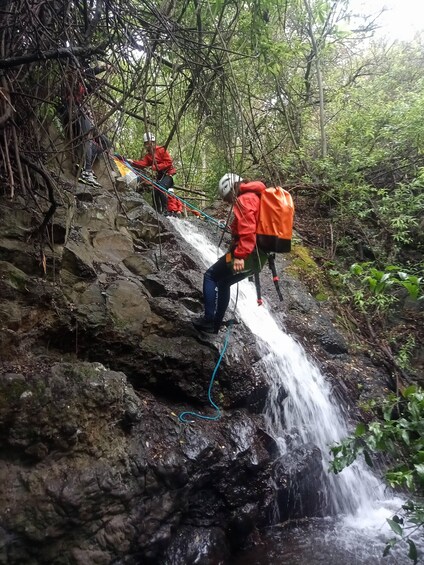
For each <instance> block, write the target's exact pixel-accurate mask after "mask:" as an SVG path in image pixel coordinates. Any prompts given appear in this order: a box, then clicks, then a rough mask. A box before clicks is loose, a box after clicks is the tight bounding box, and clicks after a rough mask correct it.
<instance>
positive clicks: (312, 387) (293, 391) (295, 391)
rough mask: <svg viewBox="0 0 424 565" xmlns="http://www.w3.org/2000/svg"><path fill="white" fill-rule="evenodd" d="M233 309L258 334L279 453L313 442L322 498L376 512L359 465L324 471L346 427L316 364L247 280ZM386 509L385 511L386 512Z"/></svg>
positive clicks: (376, 489)
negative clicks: (323, 477) (322, 476)
mask: <svg viewBox="0 0 424 565" xmlns="http://www.w3.org/2000/svg"><path fill="white" fill-rule="evenodd" d="M173 223H174V226H175V227H176V229H177V230H178V231H179V232H180V233H181V235H182V236H183V237H184V238H185V240H186V241H187V242H188V243H189V244H190V245H192V247H193V248H194V250H195V252H196V253H197V255H198V256H199V257H200V259H201V260H202V261H203V263H204V264H205V266H206V267H209V266H210V265H211V264H213V263H214V262H215V261H216V260H217V249H216V246H214V245H213V244H212V243H210V242H209V241H208V240H207V239H206V237H205V236H204V235H203V234H201V233H200V232H199V231H198V229H197V227H196V226H194V225H193V224H192V223H190V222H188V221H184V220H177V221H174V222H173ZM222 254H223V253H222V252H220V253H219V255H218V256H221V255H222ZM233 288H235V287H233ZM233 294H234V291H233ZM237 312H238V314H239V316H240V318H241V319H242V320H243V321H244V323H245V324H246V325H247V326H248V327H249V328H250V330H251V331H252V333H253V334H255V335H256V336H257V337H258V347H259V349H260V352H261V354H262V359H261V362H262V363H263V365H264V369H265V372H266V374H267V376H268V381H269V385H270V390H269V394H268V401H267V408H266V419H267V423H268V429H269V432H270V434H271V435H272V436H273V437H274V438H275V439H276V441H277V442H278V444H279V446H280V450H281V452H282V453H284V452H285V450H286V449H287V438H289V439H290V449H293V448H294V447H296V446H299V445H304V444H305V443H311V444H314V445H316V446H317V447H319V448H320V450H321V453H322V464H323V469H324V472H325V473H326V474H327V476H328V479H329V484H330V488H329V489H328V493H327V496H328V500H329V502H330V504H331V505H332V507H333V508H334V510H335V511H336V513H338V514H339V513H342V514H349V515H353V514H354V513H357V515H358V516H359V515H364V514H367V515H368V516H369V515H371V514H373V513H374V512H376V511H378V509H380V508H381V501H382V500H383V499H384V498H385V496H384V486H383V485H382V484H381V483H379V481H378V480H377V479H376V478H375V477H374V475H372V474H371V473H370V472H369V470H368V469H367V468H366V467H365V466H364V465H362V464H361V463H358V462H356V463H354V464H353V465H351V466H350V467H348V468H346V469H344V471H343V472H342V473H340V474H339V475H337V476H336V475H334V474H333V473H331V472H328V466H329V446H330V445H332V444H334V443H335V442H338V441H340V440H341V439H343V438H344V437H345V436H346V435H348V430H347V427H346V424H345V421H344V418H343V416H342V413H341V411H340V409H339V407H338V406H337V405H336V404H335V401H334V400H332V395H331V389H330V386H329V384H328V382H327V381H326V380H325V378H324V377H323V375H322V374H321V372H320V371H319V369H318V367H317V366H316V365H315V364H314V363H313V362H312V361H311V360H309V359H308V358H307V356H306V354H305V352H304V350H303V349H302V348H301V346H300V345H299V344H298V343H297V342H296V341H295V340H294V339H293V338H292V337H291V336H289V335H288V334H287V333H285V332H284V331H283V330H282V329H281V328H280V327H279V326H278V325H277V323H276V321H275V320H274V318H273V317H272V315H271V313H270V311H269V310H268V308H267V306H266V304H264V306H262V307H258V306H257V305H256V294H255V287H254V285H253V284H251V283H249V282H248V281H243V282H242V283H240V284H239V297H238V302H237ZM282 388H283V389H284V391H285V392H286V393H287V394H288V396H287V398H286V399H285V400H284V401H283V402H282V403H281V401H279V400H278V398H279V392H280V390H281V389H282ZM282 412H283V417H281V416H282V414H281V413H282ZM390 513H391V511H389V510H387V513H386V516H389V515H390ZM379 523H380V524H381V522H379Z"/></svg>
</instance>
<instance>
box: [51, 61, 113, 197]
mask: <svg viewBox="0 0 424 565" xmlns="http://www.w3.org/2000/svg"><path fill="white" fill-rule="evenodd" d="M109 69H111V67H110V66H109V65H105V66H97V67H89V68H85V69H84V68H82V67H77V66H75V65H71V66H70V68H69V71H68V73H67V74H66V75H65V77H64V82H63V88H62V105H61V108H60V110H59V112H60V117H61V119H62V121H63V123H64V125H65V128H66V129H67V130H68V133H69V136H70V138H71V139H79V143H81V147H82V156H81V158H82V170H81V171H80V177H79V181H80V182H83V183H84V184H90V185H92V186H96V187H100V186H101V185H100V184H99V183H98V182H97V180H96V177H95V175H94V173H93V163H94V160H95V159H96V157H97V156H99V155H101V154H102V153H103V152H104V151H107V150H109V148H110V147H111V144H110V141H109V140H108V139H107V138H106V137H105V136H104V135H98V132H97V131H96V128H95V125H94V117H93V114H92V112H91V108H90V105H89V102H88V98H89V94H91V93H92V92H94V91H95V89H96V85H97V79H96V76H97V75H99V74H100V73H103V72H104V71H106V70H109ZM78 169H79V170H80V167H78Z"/></svg>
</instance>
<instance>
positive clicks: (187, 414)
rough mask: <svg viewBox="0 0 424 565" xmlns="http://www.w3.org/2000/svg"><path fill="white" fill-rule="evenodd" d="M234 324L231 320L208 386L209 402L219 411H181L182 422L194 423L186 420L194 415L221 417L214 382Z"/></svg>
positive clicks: (205, 417)
mask: <svg viewBox="0 0 424 565" xmlns="http://www.w3.org/2000/svg"><path fill="white" fill-rule="evenodd" d="M232 325H233V324H232V322H230V324H229V326H228V329H227V334H226V336H225V341H224V346H223V348H222V351H221V354H220V356H219V359H218V362H217V364H216V365H215V369H214V370H213V373H212V377H211V380H210V383H209V388H208V400H209V403H210V404H211V406H212V407H213V408H215V410H216V411H217V414H215V416H205V415H204V414H199V413H198V412H188V411H187V412H181V413H180V415H179V416H178V420H179V421H180V422H182V423H183V424H193V423H194V420H186V416H192V417H195V418H200V419H201V420H212V421H215V422H216V421H217V420H219V419H220V418H221V410H220V409H219V406H217V405H216V404H215V402H214V401H213V400H212V388H213V383H214V381H215V376H216V373H217V371H218V367H219V365H220V364H221V361H222V359H223V357H224V355H225V351H226V349H227V346H228V340H229V338H230V334H231V327H232Z"/></svg>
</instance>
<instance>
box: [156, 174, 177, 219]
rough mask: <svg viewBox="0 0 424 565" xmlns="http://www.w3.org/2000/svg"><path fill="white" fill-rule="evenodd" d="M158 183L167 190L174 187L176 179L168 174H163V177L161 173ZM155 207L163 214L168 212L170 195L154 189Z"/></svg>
mask: <svg viewBox="0 0 424 565" xmlns="http://www.w3.org/2000/svg"><path fill="white" fill-rule="evenodd" d="M156 182H157V184H159V185H160V186H163V188H166V189H167V190H168V189H169V188H172V187H173V186H174V179H173V178H172V177H171V175H167V174H162V176H161V175H160V173H159V174H158V176H157V179H156ZM153 206H154V208H155V209H156V210H157V211H158V212H160V213H161V214H163V213H164V212H167V211H168V195H167V194H166V192H162V191H161V190H159V189H158V188H156V187H154V188H153Z"/></svg>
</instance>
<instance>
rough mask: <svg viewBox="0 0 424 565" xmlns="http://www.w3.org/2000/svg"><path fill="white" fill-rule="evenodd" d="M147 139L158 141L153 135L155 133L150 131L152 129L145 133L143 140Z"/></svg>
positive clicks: (145, 141)
mask: <svg viewBox="0 0 424 565" xmlns="http://www.w3.org/2000/svg"><path fill="white" fill-rule="evenodd" d="M147 141H156V138H155V136H154V135H153V133H150V131H148V132H147V133H145V134H144V135H143V142H144V143H147Z"/></svg>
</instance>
